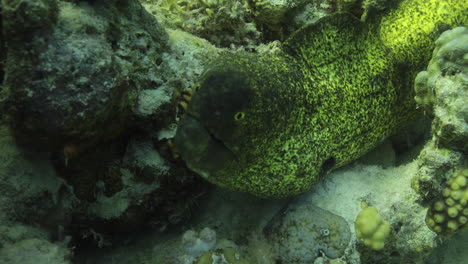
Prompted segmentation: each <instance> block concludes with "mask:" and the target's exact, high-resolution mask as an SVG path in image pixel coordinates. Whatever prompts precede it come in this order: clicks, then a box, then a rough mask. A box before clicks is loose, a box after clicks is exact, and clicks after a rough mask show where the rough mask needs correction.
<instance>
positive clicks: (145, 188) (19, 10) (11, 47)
mask: <svg viewBox="0 0 468 264" xmlns="http://www.w3.org/2000/svg"><path fill="white" fill-rule="evenodd" d="M2 9H3V10H2V11H3V12H2V26H3V32H4V34H3V35H2V37H3V38H2V40H4V41H5V42H6V43H5V44H6V46H7V49H6V52H5V54H6V62H5V64H4V65H3V66H4V68H3V70H4V71H5V79H4V83H3V86H2V87H1V88H2V90H1V92H0V101H1V103H2V105H1V107H2V108H1V109H2V110H4V109H5V110H7V111H5V112H2V116H1V118H5V119H8V121H9V122H8V124H3V120H2V127H1V130H2V133H1V138H0V140H2V144H3V143H4V142H3V141H5V142H6V141H8V142H6V143H4V144H3V146H4V147H5V151H4V152H3V153H1V155H2V156H3V155H5V156H4V158H5V162H6V163H2V164H1V165H0V175H1V176H2V177H5V179H3V178H2V181H3V182H2V183H0V184H1V186H2V190H3V189H5V191H2V194H4V195H5V199H6V201H8V202H6V203H5V205H6V206H11V205H13V204H16V205H17V208H14V211H15V213H16V218H15V220H16V221H19V222H28V223H31V224H38V225H44V226H45V228H46V229H47V231H49V232H50V233H51V235H52V237H53V238H54V239H59V240H62V239H64V237H65V236H68V235H72V236H73V243H74V245H76V244H79V241H80V240H81V239H82V238H83V239H85V240H86V241H92V243H86V244H95V245H98V246H104V245H107V244H108V242H109V240H110V239H112V236H113V235H115V234H117V233H124V232H128V231H130V230H136V229H142V228H144V227H150V228H156V229H159V230H163V229H165V228H166V227H167V226H168V225H174V224H177V223H179V222H181V221H182V220H184V219H186V217H187V215H188V212H189V208H190V207H191V206H192V205H193V202H194V201H195V200H196V198H197V197H199V196H200V195H201V194H203V193H204V191H205V190H206V185H201V184H200V181H199V180H198V179H197V178H196V176H195V175H194V174H193V173H192V172H190V171H188V170H187V169H186V168H185V167H184V166H183V165H182V164H180V161H178V160H175V159H173V158H172V156H171V151H170V149H169V147H168V146H167V145H168V142H167V141H168V139H169V138H171V137H172V136H173V134H174V132H173V131H174V129H173V128H174V125H173V124H174V123H175V120H176V118H177V112H178V109H177V104H176V100H175V97H176V96H177V95H178V93H180V91H182V90H184V89H188V88H189V87H190V84H191V83H192V82H193V79H194V78H195V77H196V76H198V75H199V74H200V72H201V70H202V69H201V68H202V67H203V63H202V61H203V60H205V59H209V58H212V57H214V56H216V54H217V50H216V49H215V48H214V47H213V46H211V45H210V44H209V43H207V42H206V41H204V40H201V39H198V38H196V37H192V36H188V35H187V34H185V33H182V32H175V31H173V32H171V34H170V36H169V35H168V34H167V32H166V31H165V30H164V29H163V28H162V27H161V26H160V25H159V24H158V22H157V21H156V19H155V18H154V17H153V16H152V15H151V14H149V13H147V12H146V10H145V9H144V8H143V7H142V6H141V5H140V3H138V1H136V0H132V1H125V3H123V2H121V1H59V0H40V1H29V0H21V1H3V2H2ZM2 44H3V43H2ZM3 51H5V50H2V52H3ZM207 53H209V55H206V54H207ZM2 54H3V53H2ZM187 56H189V57H187ZM184 67H187V68H189V69H184ZM130 125H131V126H132V127H131V129H129V127H130ZM8 126H11V127H12V128H13V132H10V129H9V128H8ZM4 131H8V133H6V132H5V133H3V132H4ZM10 134H12V135H14V136H15V140H16V141H14V140H13V138H12V135H10ZM18 144H21V145H18ZM16 148H17V149H18V150H17V152H18V153H20V154H17V153H16V152H14V151H13V150H15V149H16ZM2 149H3V147H2ZM9 150H12V151H9ZM23 152H24V153H27V155H30V156H32V158H25V159H24V161H23V158H18V156H21V157H22V155H23ZM29 153H32V154H29ZM37 153H40V155H38V154H37ZM27 155H26V156H27ZM18 160H20V161H19V162H17V161H18ZM30 163H31V164H30ZM15 170H17V171H15ZM30 170H32V171H33V172H30ZM22 174H27V175H26V176H27V177H26V176H24V177H18V179H21V181H20V180H18V179H17V178H16V177H17V176H21V175H22ZM36 174H47V175H45V176H41V175H36ZM46 176H47V177H46ZM39 178H41V179H42V180H41V181H38V179H39ZM21 186H31V187H34V188H35V189H32V190H30V189H28V188H26V187H24V193H21V195H18V194H17V192H19V190H18V188H19V187H21ZM47 186H51V187H50V188H52V190H49V189H44V190H42V189H41V188H46V187H47ZM36 192H37V193H36ZM49 200H51V201H52V202H49ZM34 201H36V202H34ZM23 203H28V205H29V208H28V207H26V206H23ZM10 204H11V205H10ZM2 206H3V205H2ZM2 209H5V211H4V212H3V213H0V215H5V216H9V210H10V209H12V208H2ZM44 215H48V216H49V217H48V218H46V217H44ZM44 219H47V222H46V223H44V222H45V221H44ZM10 233H11V232H8V233H5V236H9V235H8V234H10ZM2 235H3V234H2ZM4 239H5V240H7V239H6V238H2V237H0V241H2V240H4ZM93 240H94V241H93Z"/></svg>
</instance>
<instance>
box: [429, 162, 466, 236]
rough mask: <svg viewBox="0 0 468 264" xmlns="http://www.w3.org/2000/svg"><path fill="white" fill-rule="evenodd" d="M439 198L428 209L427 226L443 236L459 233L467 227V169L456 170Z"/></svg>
mask: <svg viewBox="0 0 468 264" xmlns="http://www.w3.org/2000/svg"><path fill="white" fill-rule="evenodd" d="M441 198H442V199H439V200H436V201H435V202H434V203H433V204H432V206H431V207H430V208H429V211H428V213H427V216H426V223H427V225H428V226H429V228H431V230H432V231H434V232H436V233H440V234H444V235H450V234H454V233H456V232H461V231H462V230H463V229H464V228H466V227H467V226H468V224H467V223H468V169H466V168H465V169H459V170H457V171H456V172H455V173H454V174H453V175H452V177H450V178H449V180H447V182H446V183H445V188H444V189H443V191H442V197H441Z"/></svg>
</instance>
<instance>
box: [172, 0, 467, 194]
mask: <svg viewBox="0 0 468 264" xmlns="http://www.w3.org/2000/svg"><path fill="white" fill-rule="evenodd" d="M467 24H468V2H467V1H460V0H404V1H400V2H399V3H398V4H397V5H396V6H395V7H394V8H393V9H391V10H389V11H388V12H386V13H385V14H384V15H382V16H374V17H369V18H368V19H367V21H366V22H365V23H364V22H361V21H360V20H358V19H356V18H355V17H353V16H352V15H350V14H347V13H337V14H335V15H332V16H329V17H325V18H323V19H321V20H320V21H318V22H317V23H315V24H312V25H308V26H305V27H303V28H302V29H299V30H298V31H297V32H295V33H293V34H292V36H291V37H290V38H289V39H288V40H287V41H286V42H285V43H284V44H283V49H282V51H281V52H279V53H278V54H277V55H274V56H271V55H260V54H253V53H248V52H238V53H232V54H226V55H223V56H220V57H219V58H218V59H217V60H215V61H213V62H212V64H211V65H210V66H209V67H208V68H207V70H206V72H205V73H204V74H203V75H202V77H201V80H200V89H199V90H198V91H197V92H195V93H194V95H193V98H192V101H191V103H190V105H189V107H188V110H187V114H186V116H185V117H184V118H183V119H182V120H181V121H180V123H179V126H178V130H177V134H176V136H175V144H176V146H177V147H178V149H179V151H180V154H181V157H182V158H183V159H184V160H185V162H186V164H187V166H188V167H189V168H191V169H192V170H193V171H195V172H197V173H198V174H200V175H201V176H202V177H204V178H206V179H207V180H208V181H210V182H212V183H214V184H217V185H219V186H222V187H225V188H229V189H233V190H238V191H242V192H249V193H251V194H254V195H256V196H260V197H265V198H279V197H286V196H292V195H296V194H299V193H301V192H304V191H306V190H308V189H309V188H310V187H311V186H312V185H313V184H315V183H317V182H318V181H319V180H320V179H321V178H322V177H324V176H325V175H326V174H328V173H329V172H330V171H332V170H334V169H336V168H338V167H341V166H343V165H345V164H347V163H350V162H351V161H353V160H356V159H357V158H359V157H360V156H362V155H363V154H365V153H366V152H368V151H369V150H371V149H372V148H374V147H375V146H376V144H377V143H378V142H379V141H380V140H381V139H382V138H385V137H388V136H389V135H391V134H392V133H395V132H396V131H398V129H401V127H402V126H404V125H405V124H407V123H408V122H410V121H411V120H413V119H414V118H415V117H416V116H417V115H418V111H417V109H416V106H415V103H414V100H413V97H414V92H413V80H414V78H415V76H416V74H417V73H418V72H419V71H421V70H424V69H425V67H426V65H427V63H428V61H429V60H430V58H431V54H432V50H433V48H434V41H435V39H436V38H437V37H438V35H439V34H440V33H442V32H443V31H444V30H447V29H450V28H453V27H456V26H460V25H465V26H466V25H467Z"/></svg>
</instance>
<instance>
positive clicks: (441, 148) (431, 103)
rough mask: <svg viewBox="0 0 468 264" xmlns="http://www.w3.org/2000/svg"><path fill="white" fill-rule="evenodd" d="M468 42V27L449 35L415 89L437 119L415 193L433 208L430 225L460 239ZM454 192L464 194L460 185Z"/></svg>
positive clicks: (423, 153) (419, 100)
mask: <svg viewBox="0 0 468 264" xmlns="http://www.w3.org/2000/svg"><path fill="white" fill-rule="evenodd" d="M467 41H468V29H466V28H465V27H457V28H454V29H452V30H448V31H446V32H444V33H443V34H442V35H441V36H440V37H439V39H438V40H437V41H436V48H435V49H434V53H433V57H432V59H431V61H430V62H429V65H428V67H427V71H422V72H420V73H419V74H418V75H417V77H416V80H415V87H414V88H415V91H416V97H415V100H416V102H417V103H418V105H419V106H420V107H421V108H423V109H424V110H425V112H426V114H427V115H429V116H431V117H432V130H431V134H432V139H431V140H430V141H429V142H428V143H427V144H426V146H425V147H424V149H423V150H422V151H421V154H420V156H419V158H418V163H419V169H418V172H417V174H416V175H415V177H414V178H413V188H414V189H415V190H417V191H418V192H419V194H420V195H421V197H422V199H423V200H425V201H430V202H432V206H431V207H430V210H429V211H428V215H427V224H428V225H429V227H430V228H431V229H432V230H433V231H435V232H437V233H440V234H443V235H451V234H453V233H455V232H456V231H458V229H459V227H463V226H464V224H463V222H464V221H465V220H464V218H463V217H462V216H461V215H462V214H461V215H458V213H459V211H460V213H462V212H463V209H464V208H465V206H466V205H464V204H463V202H462V200H459V201H460V202H461V204H459V205H456V204H458V203H459V201H458V200H454V199H453V197H451V195H452V193H454V194H455V197H458V194H457V193H458V191H457V190H455V189H454V188H452V186H451V185H452V183H453V181H455V179H456V177H457V176H456V175H458V174H459V173H460V171H458V172H455V171H456V170H457V169H458V168H460V167H462V168H464V167H466V164H467V162H468V160H467V159H466V154H467V153H468V145H467V142H468V124H467V119H468V107H467V105H466V101H467V99H468V94H467V88H466V87H468V86H467V84H468V64H467V61H466V59H465V58H466V56H467V55H468V47H467V46H466V42H467ZM462 171H463V170H462ZM454 186H455V187H458V188H461V186H457V184H455V185H454ZM452 189H453V192H452V191H450V190H452ZM449 196H450V197H449ZM460 198H461V197H460ZM449 208H451V209H450V212H449V211H448V209H449ZM451 215H452V216H451ZM457 217H462V219H458V218H457ZM455 218H456V219H455ZM460 221H461V222H460ZM449 223H450V225H449Z"/></svg>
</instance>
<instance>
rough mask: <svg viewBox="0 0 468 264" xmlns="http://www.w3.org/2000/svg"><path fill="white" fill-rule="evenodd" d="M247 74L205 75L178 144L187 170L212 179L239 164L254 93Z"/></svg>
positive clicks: (193, 100) (180, 124)
mask: <svg viewBox="0 0 468 264" xmlns="http://www.w3.org/2000/svg"><path fill="white" fill-rule="evenodd" d="M249 85H250V83H249V81H248V77H247V76H246V74H244V73H241V72H235V71H212V72H208V73H206V74H205V76H204V78H203V80H202V82H201V83H200V87H199V90H198V91H196V92H195V93H194V95H193V97H192V100H191V102H190V105H189V108H188V109H187V113H186V116H185V117H184V118H183V119H182V120H181V121H180V122H179V126H178V129H177V134H176V136H175V144H176V146H177V148H178V150H179V151H180V154H181V156H182V158H183V159H184V160H185V162H186V163H187V166H188V167H189V168H190V169H192V170H193V171H195V172H197V173H198V174H200V175H201V176H203V177H209V176H210V175H212V174H215V173H216V172H217V171H218V170H221V169H223V168H225V167H226V166H227V165H228V164H231V163H233V162H236V161H237V160H238V159H239V158H240V157H241V156H242V152H243V151H245V149H243V148H245V146H248V144H249V143H248V142H247V141H248V137H247V136H246V135H245V134H244V132H243V130H244V129H243V126H245V120H246V119H248V118H249V114H250V113H249V112H250V111H249V104H250V100H251V98H252V97H253V94H252V93H253V91H252V89H251V87H250V86H249Z"/></svg>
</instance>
